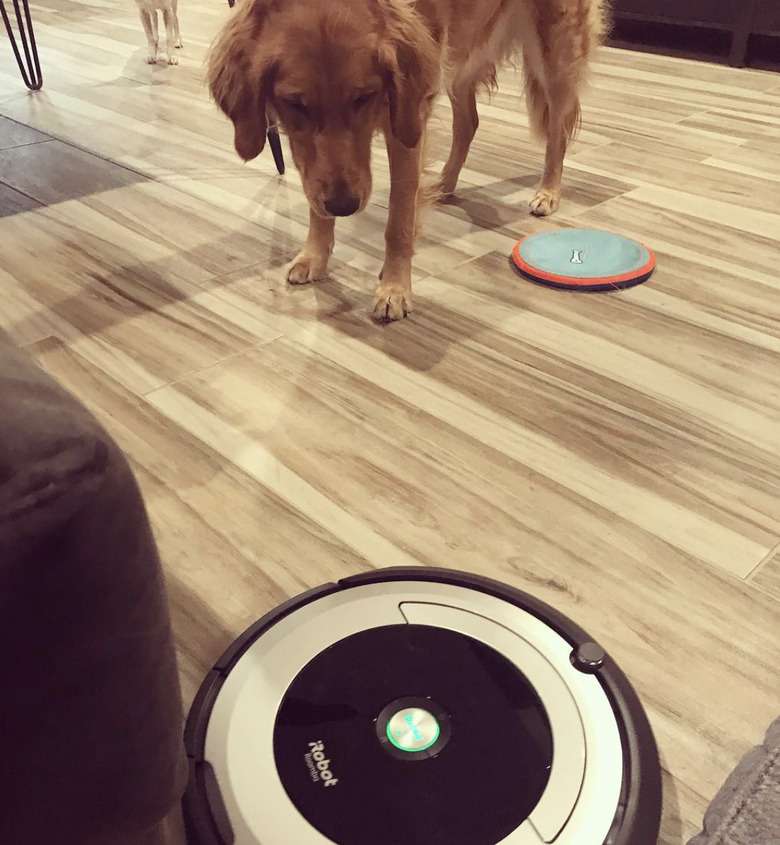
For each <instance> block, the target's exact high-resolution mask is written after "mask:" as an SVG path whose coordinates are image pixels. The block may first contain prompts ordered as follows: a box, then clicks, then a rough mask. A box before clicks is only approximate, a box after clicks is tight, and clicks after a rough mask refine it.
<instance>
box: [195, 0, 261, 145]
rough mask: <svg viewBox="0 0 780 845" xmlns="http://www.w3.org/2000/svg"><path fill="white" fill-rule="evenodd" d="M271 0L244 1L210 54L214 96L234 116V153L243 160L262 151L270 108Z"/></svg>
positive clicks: (208, 76) (230, 116)
mask: <svg viewBox="0 0 780 845" xmlns="http://www.w3.org/2000/svg"><path fill="white" fill-rule="evenodd" d="M272 5H273V2H272V0H242V2H241V3H239V4H238V6H237V7H236V9H235V11H234V12H233V13H232V15H231V18H230V20H229V21H228V22H227V24H226V25H225V26H224V28H223V29H222V31H221V32H220V34H219V35H218V36H217V39H216V41H215V42H214V44H213V46H212V48H211V52H210V54H209V59H208V70H207V78H208V84H209V89H210V91H211V95H212V97H213V98H214V100H215V101H216V103H217V105H218V106H219V108H220V109H222V111H223V112H224V113H225V114H226V115H227V116H228V117H229V118H230V119H231V120H232V121H233V128H234V130H235V141H234V142H235V146H236V152H237V153H238V154H239V155H240V156H241V158H242V159H243V160H244V161H249V160H250V159H253V158H256V157H257V156H258V155H260V153H261V152H262V151H263V147H264V146H265V137H266V131H267V122H266V107H267V101H268V95H269V91H270V87H271V85H272V83H273V74H274V71H275V62H274V59H273V57H272V56H271V55H269V53H268V48H267V47H266V46H264V41H265V40H266V39H265V38H264V34H263V29H264V28H265V26H266V23H267V18H268V13H269V11H270V9H271V7H272Z"/></svg>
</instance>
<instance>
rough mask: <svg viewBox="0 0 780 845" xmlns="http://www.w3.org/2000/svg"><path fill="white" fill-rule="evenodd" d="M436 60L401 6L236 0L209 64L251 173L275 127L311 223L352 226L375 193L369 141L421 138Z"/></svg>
mask: <svg viewBox="0 0 780 845" xmlns="http://www.w3.org/2000/svg"><path fill="white" fill-rule="evenodd" d="M438 72H439V61H438V48H437V45H436V42H435V41H434V40H433V38H432V37H431V35H430V33H429V32H428V29H427V28H426V26H425V24H424V23H423V21H422V20H421V19H420V17H419V16H418V15H417V14H416V13H415V12H414V11H413V10H412V8H411V6H410V5H408V4H407V3H406V2H405V0H239V5H238V6H237V8H236V10H235V12H234V13H233V15H232V16H231V18H230V20H229V22H228V23H227V25H226V26H225V28H224V29H223V31H222V33H221V34H220V35H219V37H218V39H217V41H216V43H215V44H214V47H213V49H212V51H211V54H210V60H209V67H208V80H209V87H210V89H211V92H212V95H213V97H214V99H215V100H216V102H217V104H218V105H219V107H220V108H221V109H222V111H223V112H225V114H226V115H227V116H228V117H229V118H230V119H231V120H232V121H233V125H234V128H235V146H236V151H237V152H238V154H239V155H240V156H241V158H243V159H244V160H245V161H249V160H250V159H253V158H255V156H257V155H259V154H260V152H261V151H262V149H263V146H264V144H265V137H266V114H270V115H273V116H277V117H278V118H279V121H280V122H281V124H282V126H283V127H284V129H285V131H286V132H287V135H288V137H289V141H290V148H291V150H292V154H293V159H294V161H295V164H296V165H297V167H298V169H299V171H300V173H301V178H302V182H303V187H304V190H305V192H306V196H307V197H308V199H309V202H310V204H311V206H312V208H313V209H314V211H315V213H317V214H320V215H322V216H338V217H341V216H346V215H349V214H353V213H354V212H356V211H359V210H361V209H362V208H363V207H364V206H365V204H366V202H367V201H368V198H369V195H370V193H371V167H370V159H371V138H372V136H373V134H374V132H375V131H376V129H377V128H379V127H381V126H383V124H384V122H387V124H388V125H389V127H390V129H391V131H392V133H393V135H395V137H396V138H398V140H399V141H400V142H401V143H403V144H404V145H405V146H407V147H414V146H416V145H417V144H418V143H419V142H420V139H421V137H422V134H423V129H424V123H425V119H426V117H427V112H428V109H429V108H430V99H431V96H432V95H433V93H435V90H436V87H437V84H438Z"/></svg>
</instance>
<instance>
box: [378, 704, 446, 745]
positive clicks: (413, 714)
mask: <svg viewBox="0 0 780 845" xmlns="http://www.w3.org/2000/svg"><path fill="white" fill-rule="evenodd" d="M439 733H440V728H439V723H438V722H437V721H436V718H435V717H434V716H433V715H432V714H431V713H429V712H428V711H427V710H423V709H422V708H421V707H407V708H406V709H405V710H399V711H398V712H397V713H396V714H395V715H394V716H392V717H391V718H390V721H389V722H388V723H387V738H388V739H389V740H390V742H392V743H393V745H394V746H395V747H396V748H398V749H400V750H401V751H409V752H413V751H425V750H426V749H427V748H430V747H431V746H432V745H433V744H434V743H435V742H436V740H437V739H438V738H439Z"/></svg>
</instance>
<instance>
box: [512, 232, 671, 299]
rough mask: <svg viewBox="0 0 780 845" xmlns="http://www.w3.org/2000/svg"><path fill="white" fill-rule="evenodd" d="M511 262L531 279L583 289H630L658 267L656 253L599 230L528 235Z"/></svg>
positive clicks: (519, 243)
mask: <svg viewBox="0 0 780 845" xmlns="http://www.w3.org/2000/svg"><path fill="white" fill-rule="evenodd" d="M512 263H513V265H514V267H515V268H516V269H517V270H518V272H520V273H521V274H522V275H523V276H525V277H526V278H528V279H530V280H531V281H533V282H537V283H539V284H541V285H547V286H548V287H553V288H563V289H565V290H581V291H599V290H620V289H621V288H630V287H633V286H634V285H639V284H641V283H642V282H645V281H647V280H648V279H649V278H650V276H652V275H653V271H654V270H655V256H654V255H653V253H652V252H651V251H650V250H649V249H648V248H647V247H646V246H645V245H644V244H641V243H639V241H635V240H633V239H632V238H626V237H624V236H623V235H616V234H614V233H613V232H604V231H602V230H600V229H552V230H550V231H546V232H537V233H536V234H533V235H527V236H526V237H524V238H522V239H521V240H520V241H518V242H517V243H516V244H515V247H514V249H513V250H512Z"/></svg>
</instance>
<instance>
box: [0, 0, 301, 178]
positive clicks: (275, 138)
mask: <svg viewBox="0 0 780 845" xmlns="http://www.w3.org/2000/svg"><path fill="white" fill-rule="evenodd" d="M2 2H3V0H0V3H2ZM14 2H16V0H14ZM25 2H27V0H25ZM227 2H228V6H230V8H231V9H232V8H233V6H235V5H236V0H227ZM268 146H269V147H270V148H271V153H272V155H273V157H274V164H275V165H276V169H277V171H278V172H279V175H280V176H281V175H283V174H284V153H283V152H282V141H281V139H280V138H279V130H278V129H277V128H276V126H271V125H269V126H268Z"/></svg>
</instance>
